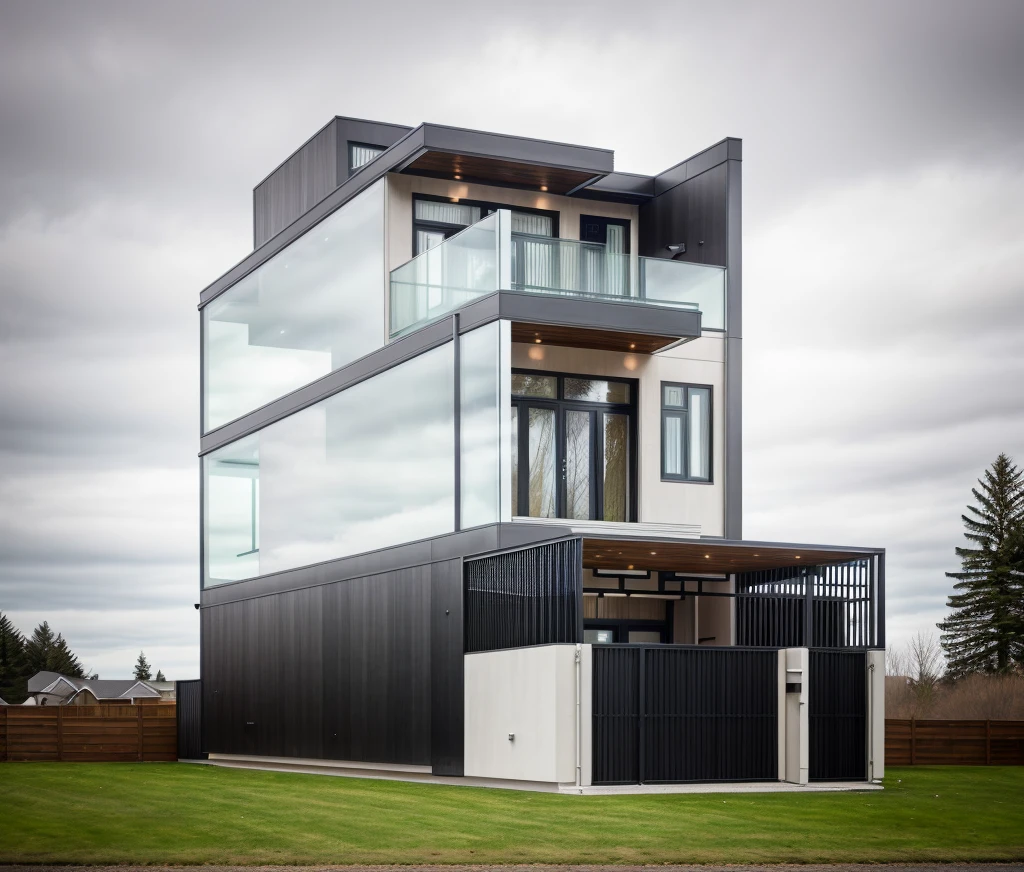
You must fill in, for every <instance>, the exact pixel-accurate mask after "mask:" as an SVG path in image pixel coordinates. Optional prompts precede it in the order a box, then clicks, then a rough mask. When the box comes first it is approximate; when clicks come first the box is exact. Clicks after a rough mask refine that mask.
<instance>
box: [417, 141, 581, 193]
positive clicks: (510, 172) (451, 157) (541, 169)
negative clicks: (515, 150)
mask: <svg viewBox="0 0 1024 872" xmlns="http://www.w3.org/2000/svg"><path fill="white" fill-rule="evenodd" d="M404 172H407V173H413V174H416V175H426V176H436V177H440V178H445V179H454V178H456V177H459V178H460V179H461V180H462V181H466V182H482V183H484V184H492V185H503V186H506V187H516V188H531V189H533V190H535V191H548V192H550V193H552V194H568V193H569V191H571V190H573V189H574V188H578V187H579V186H580V185H582V184H585V183H586V182H589V181H591V180H592V179H595V178H600V177H601V176H600V175H595V174H594V173H592V172H585V171H582V170H572V169H566V168H564V167H550V166H542V165H539V164H530V163H517V162H515V161H510V160H500V159H497V158H487V157H475V156H473V155H461V154H452V153H450V152H446V151H428V152H426V153H424V154H422V155H420V157H418V158H417V159H416V160H414V161H413V162H412V163H411V164H409V165H408V166H407V167H406V168H405V170H404Z"/></svg>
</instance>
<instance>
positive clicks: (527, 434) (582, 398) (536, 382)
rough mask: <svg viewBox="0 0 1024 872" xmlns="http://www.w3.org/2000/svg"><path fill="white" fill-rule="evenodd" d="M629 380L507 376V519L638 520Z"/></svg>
mask: <svg viewBox="0 0 1024 872" xmlns="http://www.w3.org/2000/svg"><path fill="white" fill-rule="evenodd" d="M635 387H636V385H635V382H633V381H627V380H612V379H605V378H589V377H587V376H582V375H562V374H558V373H544V372H536V371H523V370H520V371H516V372H513V373H512V433H511V440H512V442H511V449H512V481H511V485H512V494H511V497H512V499H511V503H512V506H511V509H512V514H513V515H519V516H527V517H532V518H574V519H576V520H595V521H630V520H633V519H634V518H635V517H636V507H635V493H634V487H633V482H634V481H635V464H636V450H635V445H636V407H635V401H634V397H635Z"/></svg>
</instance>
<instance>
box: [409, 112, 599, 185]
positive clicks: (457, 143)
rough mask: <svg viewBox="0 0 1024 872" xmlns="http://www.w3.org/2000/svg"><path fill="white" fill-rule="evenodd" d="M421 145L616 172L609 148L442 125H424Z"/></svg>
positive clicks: (594, 172) (582, 170)
mask: <svg viewBox="0 0 1024 872" xmlns="http://www.w3.org/2000/svg"><path fill="white" fill-rule="evenodd" d="M423 145H424V147H425V148H427V149H428V150H429V151H444V152H448V153H451V154H463V155H467V156H469V155H472V156H475V157H483V158H491V159H494V160H508V161H513V162H517V163H529V164H535V165H538V166H551V167H560V168H562V169H569V170H579V171H580V172H589V173H591V174H593V175H601V176H604V175H607V174H608V173H610V172H613V171H614V169H615V152H614V151H612V150H611V149H608V148H594V147H592V146H587V145H573V144H571V143H566V142H553V141H551V140H547V139H529V138H527V137H522V136H512V135H510V134H506V133H490V132H488V131H484V130H469V129H466V128H463V127H448V126H446V125H442V124H424V125H423Z"/></svg>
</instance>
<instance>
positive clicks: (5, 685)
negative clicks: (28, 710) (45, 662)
mask: <svg viewBox="0 0 1024 872" xmlns="http://www.w3.org/2000/svg"><path fill="white" fill-rule="evenodd" d="M28 678H29V669H28V664H27V663H26V661H25V639H24V638H23V637H22V635H21V633H19V632H18V629H17V628H16V627H15V626H14V624H12V623H11V621H10V619H9V618H8V617H7V616H6V615H4V614H3V613H2V612H0V699H3V700H4V702H7V703H9V704H10V705H19V704H20V703H22V702H24V701H25V697H27V696H28Z"/></svg>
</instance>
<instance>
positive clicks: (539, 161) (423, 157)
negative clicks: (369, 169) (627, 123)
mask: <svg viewBox="0 0 1024 872" xmlns="http://www.w3.org/2000/svg"><path fill="white" fill-rule="evenodd" d="M396 145H401V146H403V148H402V151H403V152H404V153H405V154H404V156H403V158H402V159H401V160H400V161H399V162H398V163H397V165H396V166H395V169H396V170H397V171H399V172H403V173H409V174H413V175H422V176H431V177H434V178H444V179H456V180H460V181H466V182H478V183H482V184H491V185H500V186H502V187H513V188H526V189H529V190H535V191H546V192H549V193H552V194H571V193H574V192H575V191H578V190H581V189H583V188H585V187H587V186H588V185H591V184H593V183H595V182H597V181H599V180H601V179H603V178H604V177H605V176H607V175H608V174H609V173H611V172H612V170H613V166H614V160H615V154H614V152H612V151H611V150H610V149H606V148H593V147H591V146H585V145H570V144H568V143H563V142H551V141H549V140H544V139H528V138H526V137H521V136H507V135H504V134H500V133H487V132H485V131H481V130H465V129H463V128H460V127H447V126H445V125H440V124H421V125H420V126H419V127H417V128H415V129H414V130H413V131H411V132H410V133H409V134H408V136H407V137H405V138H404V139H403V140H402V141H401V143H397V144H396ZM381 157H383V155H382V156H381Z"/></svg>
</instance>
